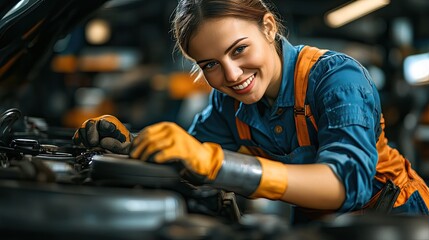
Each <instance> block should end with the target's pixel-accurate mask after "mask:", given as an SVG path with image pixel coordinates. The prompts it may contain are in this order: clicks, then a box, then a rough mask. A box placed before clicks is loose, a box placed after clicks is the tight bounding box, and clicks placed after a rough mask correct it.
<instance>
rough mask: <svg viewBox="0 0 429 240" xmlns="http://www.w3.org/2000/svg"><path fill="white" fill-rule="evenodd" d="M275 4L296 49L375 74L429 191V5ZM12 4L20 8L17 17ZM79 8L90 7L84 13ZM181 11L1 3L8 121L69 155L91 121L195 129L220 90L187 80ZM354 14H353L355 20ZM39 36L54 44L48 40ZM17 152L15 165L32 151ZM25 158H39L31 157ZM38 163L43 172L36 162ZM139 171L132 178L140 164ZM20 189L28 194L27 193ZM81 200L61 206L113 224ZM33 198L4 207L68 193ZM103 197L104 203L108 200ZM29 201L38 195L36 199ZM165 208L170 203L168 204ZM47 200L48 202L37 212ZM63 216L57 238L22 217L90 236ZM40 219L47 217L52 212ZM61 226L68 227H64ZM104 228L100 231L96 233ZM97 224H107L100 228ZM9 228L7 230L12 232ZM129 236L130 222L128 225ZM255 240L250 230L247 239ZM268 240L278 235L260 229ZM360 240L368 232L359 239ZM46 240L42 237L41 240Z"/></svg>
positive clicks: (272, 207) (168, 5) (128, 5)
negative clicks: (342, 59) (335, 55)
mask: <svg viewBox="0 0 429 240" xmlns="http://www.w3.org/2000/svg"><path fill="white" fill-rule="evenodd" d="M272 2H273V3H274V5H275V6H276V8H277V11H278V12H279V13H280V15H281V16H282V18H283V19H282V20H283V23H284V25H285V26H286V28H287V37H288V39H289V41H290V42H291V43H292V44H293V45H299V44H308V45H313V46H317V47H319V48H326V49H332V50H336V51H340V52H344V53H346V54H348V55H350V56H352V57H354V58H356V59H357V60H358V61H360V62H361V63H362V64H363V65H364V66H365V67H366V68H367V69H368V70H369V73H370V74H371V76H372V77H373V80H374V81H375V83H376V86H377V88H378V90H379V92H380V97H381V101H382V106H383V114H384V118H385V120H386V136H387V137H388V138H389V142H390V144H391V145H393V146H394V147H396V148H398V149H399V150H400V152H401V153H403V154H404V155H405V156H406V157H407V158H408V159H409V160H410V161H411V163H412V164H413V166H414V169H416V170H417V171H418V172H419V173H420V175H421V176H422V177H423V178H424V179H425V180H427V181H428V182H429V89H428V87H427V85H426V83H429V27H428V25H429V1H428V0H354V1H352V0H323V1H320V0H272ZM12 4H16V5H14V7H13V8H11V6H12ZM49 4H52V5H56V6H55V7H58V6H59V5H60V4H64V5H65V6H64V7H62V8H60V7H58V9H61V11H59V12H55V14H56V15H55V16H53V17H52V18H44V15H43V14H47V13H50V14H52V12H51V11H52V9H55V7H52V8H49V6H47V5H49ZM79 4H80V5H82V7H80V8H79V7H76V6H78V5H79ZM176 4H177V0H110V1H108V0H91V1H84V0H70V1H67V2H64V3H61V2H60V1H48V0H44V1H43V0H10V1H0V111H1V112H4V111H6V110H8V109H11V108H15V109H19V111H20V112H21V113H20V114H21V115H22V116H25V117H26V118H25V121H26V124H27V125H26V129H31V130H32V131H34V130H37V131H40V132H44V131H45V132H47V133H48V137H49V138H51V139H55V140H56V141H51V142H49V143H59V141H58V139H59V138H62V141H61V143H70V141H71V135H72V134H73V132H74V130H75V129H76V128H78V127H79V126H80V125H81V123H82V122H83V121H85V120H86V119H88V118H91V117H96V116H99V115H102V114H112V115H115V116H117V117H118V118H119V119H120V120H121V121H122V122H124V123H126V125H127V127H128V128H129V129H130V130H132V131H134V132H137V131H139V130H140V129H142V128H143V127H145V126H147V125H149V124H152V123H155V122H159V121H174V122H177V123H178V124H179V125H181V126H182V127H184V128H187V127H188V126H189V125H190V123H191V121H192V119H193V116H194V114H195V113H197V112H198V111H200V110H201V109H202V108H203V107H204V106H205V105H206V104H207V100H208V93H209V92H210V87H209V86H207V84H205V83H204V82H201V81H200V82H195V81H194V80H195V79H194V78H193V76H191V75H190V73H189V72H190V69H191V64H190V63H189V62H188V61H187V60H186V59H184V58H183V57H182V56H180V54H179V53H178V52H176V51H174V42H173V38H172V35H171V31H170V19H171V14H172V12H173V10H174V7H175V6H176ZM83 5H85V7H83ZM353 6H355V8H352V7H353ZM27 7H28V8H30V7H34V9H36V10H34V11H32V12H31V14H27V15H26V16H22V18H21V17H19V18H17V19H13V18H12V17H11V16H14V14H15V15H16V16H19V13H20V11H21V10H22V9H25V8H27ZM37 7H39V8H40V9H37ZM343 7H344V8H343ZM367 7H369V8H367ZM335 10H339V11H340V12H339V14H337V13H338V12H336V11H335ZM365 10H366V12H364V11H365ZM344 11H346V12H344ZM88 13H90V14H89V15H88ZM355 14H356V16H355ZM56 16H58V18H56ZM64 16H66V17H67V21H68V22H67V24H62V23H61V21H62V19H64V21H65V18H62V17H64ZM354 16H355V18H353V17H354ZM26 17H27V18H26ZM343 17H350V18H349V19H347V18H343ZM32 18H34V19H43V20H45V22H43V21H38V20H37V21H33V19H32ZM10 19H13V20H14V21H15V22H12V21H11V20H10ZM47 19H48V20H49V21H51V22H48V23H49V24H45V23H47V22H46V21H48V20H47ZM72 23H73V24H72ZM64 25H65V26H64ZM28 29H30V30H28ZM50 30H52V31H50ZM57 30H58V31H57ZM38 32H42V33H50V34H51V35H49V34H48V35H46V34H44V35H43V34H40V35H38V34H37V33H38ZM27 39H30V40H28V41H27ZM50 41H52V42H50ZM15 114H17V111H12V112H8V114H6V115H3V118H2V119H0V120H1V122H0V130H3V132H0V140H1V142H0V143H1V144H0V146H2V147H4V146H3V145H2V144H4V143H5V141H6V140H10V139H7V138H6V137H5V136H7V135H8V134H9V132H8V131H9V130H10V128H9V127H10V126H8V124H9V122H8V120H9V119H8V117H10V116H12V117H14V116H15ZM14 120H16V119H14ZM3 124H4V125H3ZM29 125H31V126H29ZM40 132H38V133H40ZM19 134H21V133H20V132H16V135H15V136H20V135H19ZM22 134H24V133H22ZM25 134H28V132H26V133H25ZM32 134H33V135H31V136H32V137H40V134H39V135H34V132H32ZM43 137H45V135H43ZM40 139H42V138H40ZM30 143H34V142H32V141H30ZM20 144H23V145H24V148H25V147H27V148H28V146H29V145H28V144H29V143H28V142H26V141H24V142H21V143H20ZM7 147H10V146H7ZM13 150H14V151H15V152H14V153H17V152H19V151H22V149H13ZM24 150H25V151H24V152H26V151H27V152H28V151H30V152H31V150H32V149H30V150H28V149H24ZM2 151H4V152H1V153H0V163H1V164H2V167H3V168H2V170H4V171H2V172H1V173H2V174H0V175H1V177H2V178H5V179H6V178H10V176H11V175H10V174H9V171H6V170H8V166H6V165H5V162H7V160H15V159H14V157H16V156H18V155H19V154H16V156H15V155H14V154H11V152H13V151H12V150H10V149H9V148H5V149H3V150H2ZM73 151H75V149H73ZM10 155H11V156H12V157H11V156H10ZM19 156H21V155H19ZM36 157H37V156H36ZM8 158H9V159H8ZM34 159H36V158H34ZM24 160H25V159H24ZM31 160H32V161H33V158H31ZM75 160H80V159H77V158H73V161H75ZM73 163H74V162H73ZM101 163H103V162H102V161H101V162H100V164H101ZM124 163H127V162H126V161H124ZM131 166H132V167H134V165H133V164H131ZM86 167H87V166H86ZM136 167H137V166H136ZM85 170H86V169H85ZM111 170H112V169H111ZM119 170H120V169H119V168H118V171H119ZM137 170H138V169H137ZM112 172H114V171H112ZM36 180H37V181H40V179H36ZM154 181H156V180H154ZM0 183H1V184H3V182H0ZM14 186H15V185H14ZM9 187H10V186H9V185H2V186H1V188H0V191H1V192H5V191H6V190H8V191H9V190H10V188H9ZM12 189H14V191H15V190H16V191H21V190H25V188H22V187H19V188H17V189H15V188H12ZM82 189H83V188H79V189H76V192H73V191H74V190H73V191H72V190H66V191H64V192H62V194H63V195H62V196H63V198H61V197H60V199H64V200H67V196H69V195H67V194H70V193H76V195H72V196H73V197H75V196H76V199H73V201H71V202H70V206H78V208H79V207H81V208H82V209H83V208H85V211H88V212H90V213H93V212H91V209H92V210H94V211H100V212H94V215H91V216H89V218H88V219H89V220H91V221H92V220H94V219H93V218H92V217H94V216H98V215H97V214H99V213H101V215H103V214H104V212H105V211H107V210H109V209H108V208H103V206H104V205H98V203H105V202H103V201H105V200H109V198H108V197H110V196H111V195H110V193H109V194H106V193H105V192H102V193H103V194H105V195H104V196H105V197H103V195H97V196H100V198H99V199H95V200H96V201H94V202H93V203H92V205H91V203H89V204H88V203H87V202H86V199H83V198H78V197H77V196H81V195H80V193H81V190H82ZM36 190H37V191H36ZM31 191H33V192H30V191H22V192H20V194H23V195H22V196H27V197H28V196H30V198H31V199H32V200H30V202H27V203H25V204H23V205H22V204H21V201H25V199H24V197H17V198H16V199H17V200H16V201H15V200H12V201H8V199H7V198H5V197H2V198H0V203H4V204H2V205H3V208H0V209H1V211H4V210H5V209H8V208H9V206H12V207H10V209H14V208H13V207H14V206H16V209H21V208H22V207H25V206H26V204H31V203H33V204H36V203H40V202H47V201H45V198H42V194H39V193H42V192H43V193H46V192H49V191H52V192H51V193H54V194H56V193H57V191H58V189H57V188H55V190H52V189H51V188H46V189H45V188H40V189H39V188H37V189H33V188H32V189H31ZM85 191H87V190H85ZM94 191H100V192H101V191H102V189H101V188H99V189H98V190H95V189H94ZM143 192H144V191H143ZM5 193H6V192H5ZM8 193H9V194H10V192H8ZM15 193H18V192H15ZM27 193H28V194H29V195H26V194H27ZM36 193H37V194H36ZM203 193H204V192H203ZM31 194H34V195H31ZM2 196H7V195H2ZM17 196H18V195H17ZM19 196H21V195H19ZM56 196H57V195H55V196H54V197H56ZM106 196H107V197H106ZM125 196H127V197H129V196H128V195H125ZM168 196H170V195H168ZM33 197H34V198H33ZM114 197H116V195H114ZM130 197H134V195H133V196H130ZM161 197H162V196H161ZM161 197H160V199H167V198H161ZM174 197H175V196H174ZM52 199H53V198H52ZM38 200H41V201H40V202H37V201H38ZM126 200H129V198H126ZM145 200H146V199H145ZM167 200H168V199H167ZM167 200H166V201H167ZM210 200H211V199H210ZM239 200H240V199H239ZM2 201H3V202H2ZM47 203H49V204H50V202H47ZM188 203H189V202H188ZM20 204H21V205H20ZM76 204H77V205H76ZM114 204H116V202H115V203H114ZM97 205H98V206H97ZM55 206H57V205H54V206H52V205H48V204H47V205H46V209H49V210H48V211H46V213H52V216H54V218H55V219H57V218H56V217H58V220H59V222H60V223H59V225H56V226H54V227H52V226H51V225H50V224H53V223H55V221H51V219H48V218H45V219H42V220H41V219H39V218H38V215H35V216H36V217H33V216H28V215H27V214H26V213H25V212H20V213H19V214H21V215H22V216H24V217H23V219H27V217H29V219H30V220H28V223H32V222H30V221H31V220H33V219H34V222H39V221H41V222H43V221H46V222H47V223H46V226H48V229H49V230H52V229H58V228H56V227H57V226H62V225H61V224H62V223H64V226H69V225H70V223H72V227H75V226H78V227H80V225H73V224H75V223H79V222H80V220H79V221H75V222H70V223H69V222H66V220H67V219H66V218H64V217H62V216H60V215H59V214H54V213H55V210H57V209H56V208H55ZM58 206H60V205H58ZM99 206H101V207H99ZM114 206H119V205H118V204H116V205H114ZM39 207H40V206H39ZM43 207H45V205H43ZM97 207H99V208H97ZM127 207H129V206H128V205H127ZM250 207H252V208H253V210H255V211H258V209H259V210H260V211H263V212H264V213H272V214H279V213H280V214H282V217H283V216H287V214H288V212H287V209H288V206H287V205H284V204H282V203H279V202H270V203H269V204H267V202H263V201H262V202H261V201H260V202H256V201H255V202H254V205H253V206H250ZM58 208H59V209H61V210H63V209H62V208H61V207H58ZM24 209H27V210H28V211H30V212H31V211H33V210H34V208H32V207H31V205H29V206H28V208H24ZM46 209H45V210H46ZM70 209H72V207H71V208H70ZM70 209H64V211H63V214H70V215H69V216H72V217H71V218H70V219H74V218H73V217H79V216H77V214H73V213H74V212H73V213H71V212H72V211H71V210H70ZM74 209H76V208H74ZM177 209H179V210H180V209H181V208H179V207H177ZM279 209H282V211H279ZM42 210H43V209H42ZM42 210H41V211H40V212H43V211H42ZM67 210H70V211H67ZM110 210H111V209H110ZM199 210H201V209H199ZM283 210H284V211H283ZM11 211H12V210H11ZM34 211H35V210H34ZM73 211H74V210H73ZM121 211H122V210H121ZM130 211H131V210H130ZM176 212H180V211H176ZM1 213H2V214H3V215H2V216H5V215H4V214H6V215H7V214H9V212H7V211H6V212H1ZM31 213H33V212H31ZM38 213H39V212H38ZM109 213H110V212H109ZM19 214H18V215H15V213H10V215H7V216H12V217H11V218H14V219H18V220H19V221H21V219H19V217H21V215H19ZM112 214H113V213H112ZM121 214H122V212H121ZM180 214H181V213H180ZM180 214H179V215H180ZM118 215H119V214H118ZM122 216H124V217H127V219H128V217H129V216H127V215H126V214H125V213H124V214H123V215H122ZM133 216H134V215H133ZM32 217H33V218H32ZM23 219H22V221H24V220H23ZM62 219H66V220H64V221H63V222H61V220H62ZM146 219H150V217H149V218H146ZM200 220H201V219H200ZM366 220H367V221H368V219H366ZM371 220H374V219H369V221H368V222H369V223H371ZM382 220H383V222H386V221H387V219H382ZM0 221H1V220H0ZM252 221H253V222H252ZM374 221H375V220H374ZM5 222H6V221H4V222H3V223H2V224H5ZM94 222H96V221H93V222H92V223H94ZM6 223H7V222H6ZM97 223H103V224H104V222H102V221H99V222H97ZM202 223H204V221H203V222H202ZM255 223H258V224H261V225H262V227H264V226H270V227H271V228H270V229H271V230H272V227H273V226H274V227H276V226H280V225H281V224H282V223H281V222H278V219H273V218H269V217H268V216H266V215H265V216H263V217H261V218H259V219H258V220H255V219H253V220H252V219H251V220H250V222H247V224H249V225H248V226H255V225H256V224H255ZM264 223H265V224H266V225H264ZM374 223H377V224H379V223H380V222H374ZM2 224H0V227H1V226H2V227H4V226H6V227H10V226H12V225H13V224H11V225H7V224H6V225H2ZM115 224H116V223H115ZM121 224H122V222H121V223H120V224H119V225H121ZM194 224H195V223H194ZM395 224H397V222H395ZM113 225H114V224H113ZM113 225H112V226H113ZM374 225H376V224H374ZM28 226H30V227H29V228H28V229H29V232H32V231H33V230H34V229H36V228H37V227H40V226H43V225H38V226H35V225H34V224H33V223H32V224H29V225H28ZM33 226H34V229H33ZM94 226H98V225H94ZM114 226H118V225H114ZM128 226H129V225H126V227H128ZM213 226H214V225H213ZM216 226H217V225H216ZM246 226H247V225H246ZM246 226H241V227H243V228H245V227H246ZM365 226H368V225H365ZM413 226H414V227H415V226H416V225H413ZM121 227H122V225H121ZM28 229H27V230H28ZM76 229H78V228H76ZM107 229H108V228H107ZM121 229H122V228H121ZM167 229H168V230H171V229H169V228H167ZM250 229H251V228H250V227H249V229H247V228H246V229H245V230H246V231H250ZM425 229H427V228H425ZM258 230H261V231H268V232H269V231H270V230H267V229H262V228H260V229H258ZM355 230H357V231H359V229H358V228H356V229H355ZM58 231H62V229H59V230H58ZM97 231H98V230H97ZM102 231H105V229H104V228H103V230H102ZM357 231H356V233H358V232H357ZM36 232H39V233H40V231H39V230H37V231H36ZM222 233H223V232H222ZM225 236H226V235H225ZM398 236H399V235H398ZM415 236H417V235H415ZM425 236H427V234H426V235H425ZM164 239H167V238H164ZM252 239H257V238H252ZM294 239H295V238H294ZM296 239H298V238H296ZM300 239H302V238H300ZM306 239H309V238H306ZM314 239H316V238H314ZM356 239H358V238H356ZM364 239H369V238H364ZM387 239H400V238H387Z"/></svg>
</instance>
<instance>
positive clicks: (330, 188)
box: [281, 164, 345, 210]
mask: <svg viewBox="0 0 429 240" xmlns="http://www.w3.org/2000/svg"><path fill="white" fill-rule="evenodd" d="M285 176H288V188H287V189H286V192H285V193H284V194H283V196H282V197H281V200H283V201H285V202H288V203H292V204H296V205H299V206H301V207H306V208H314V209H325V210H335V209H338V208H340V207H341V205H342V203H343V202H344V199H345V190H344V186H343V184H342V182H341V181H340V180H339V179H338V177H337V176H336V175H335V174H334V172H333V171H332V169H331V168H330V167H329V166H328V165H327V164H306V165H290V164H289V165H287V174H286V175H285Z"/></svg>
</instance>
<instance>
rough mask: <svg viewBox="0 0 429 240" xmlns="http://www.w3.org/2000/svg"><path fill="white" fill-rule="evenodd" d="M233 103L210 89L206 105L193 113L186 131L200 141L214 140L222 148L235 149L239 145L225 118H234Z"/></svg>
mask: <svg viewBox="0 0 429 240" xmlns="http://www.w3.org/2000/svg"><path fill="white" fill-rule="evenodd" d="M233 104H234V102H233V101H232V100H231V99H229V97H227V96H226V95H224V94H222V93H220V92H218V91H217V90H212V92H211V93H210V98H209V103H208V105H207V107H206V108H205V109H204V110H203V111H202V112H200V113H198V114H196V115H195V117H194V120H193V122H192V124H191V126H190V127H189V130H188V132H189V133H190V134H191V135H192V136H194V137H195V138H197V139H198V140H199V141H200V142H214V143H218V144H220V145H221V146H222V148H224V149H227V150H231V151H236V150H237V149H238V148H239V146H238V144H237V143H236V141H235V137H234V135H233V133H232V130H231V127H232V126H231V124H230V123H229V121H228V120H227V119H228V118H229V119H235V115H234V112H233Z"/></svg>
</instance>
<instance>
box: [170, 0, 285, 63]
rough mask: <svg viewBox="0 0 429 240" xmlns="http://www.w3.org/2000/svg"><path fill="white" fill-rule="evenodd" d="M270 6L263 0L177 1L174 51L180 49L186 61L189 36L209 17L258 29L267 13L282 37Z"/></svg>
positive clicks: (281, 30)
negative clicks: (232, 19) (246, 23)
mask: <svg viewBox="0 0 429 240" xmlns="http://www.w3.org/2000/svg"><path fill="white" fill-rule="evenodd" d="M272 7H273V6H272V5H268V3H266V2H264V1H263V0H179V3H178V5H177V7H176V9H175V12H174V19H173V21H172V31H173V34H174V38H175V40H176V48H175V49H176V50H177V49H180V51H181V52H182V54H183V55H184V56H185V57H188V58H189V55H188V50H189V46H188V45H189V41H190V39H191V37H192V35H193V34H194V33H195V32H196V30H197V29H198V27H199V25H200V24H201V23H202V22H203V21H204V20H206V19H212V18H222V17H236V18H241V19H247V20H250V21H254V22H256V23H258V25H260V26H262V21H263V18H264V16H265V14H267V13H271V14H273V16H274V17H275V19H276V22H277V28H278V34H279V35H282V34H283V31H284V27H283V25H282V24H281V21H280V18H279V17H278V16H277V14H276V13H275V11H273V10H272Z"/></svg>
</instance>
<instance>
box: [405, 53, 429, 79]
mask: <svg viewBox="0 0 429 240" xmlns="http://www.w3.org/2000/svg"><path fill="white" fill-rule="evenodd" d="M428 66H429V53H423V54H416V55H411V56H408V57H406V58H405V60H404V78H405V81H407V82H408V83H409V84H411V85H423V84H428V83H429V68H428Z"/></svg>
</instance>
